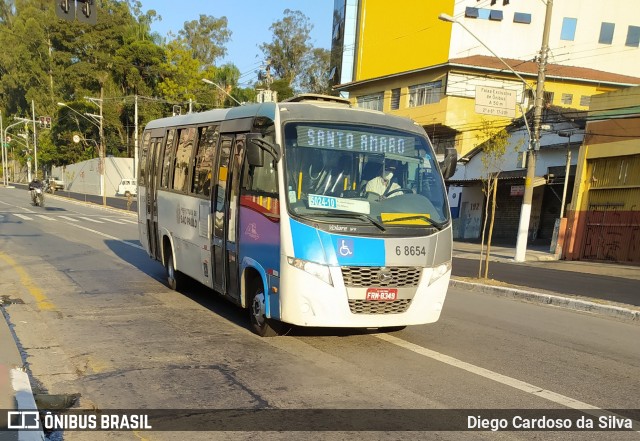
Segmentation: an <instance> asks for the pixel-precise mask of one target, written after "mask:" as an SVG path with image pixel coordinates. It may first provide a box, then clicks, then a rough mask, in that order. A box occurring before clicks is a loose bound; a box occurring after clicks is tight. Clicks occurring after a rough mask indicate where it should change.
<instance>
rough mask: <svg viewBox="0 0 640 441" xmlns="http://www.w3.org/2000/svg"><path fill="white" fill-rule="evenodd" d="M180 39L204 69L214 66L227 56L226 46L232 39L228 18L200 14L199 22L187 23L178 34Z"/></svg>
mask: <svg viewBox="0 0 640 441" xmlns="http://www.w3.org/2000/svg"><path fill="white" fill-rule="evenodd" d="M178 35H179V37H180V39H181V40H182V41H183V42H184V43H185V45H186V46H187V47H188V48H189V49H190V50H191V54H192V56H193V57H194V58H195V59H197V60H199V61H200V63H201V66H202V67H203V68H207V67H210V66H214V65H215V62H216V60H217V59H218V58H221V57H224V56H225V55H226V54H227V49H226V48H225V46H224V45H225V44H226V43H227V42H228V41H229V39H230V38H231V31H230V30H229V29H228V28H227V17H221V18H216V17H212V16H210V15H204V14H200V18H199V19H198V20H192V21H187V22H185V23H184V27H183V29H181V30H180V31H179V32H178Z"/></svg>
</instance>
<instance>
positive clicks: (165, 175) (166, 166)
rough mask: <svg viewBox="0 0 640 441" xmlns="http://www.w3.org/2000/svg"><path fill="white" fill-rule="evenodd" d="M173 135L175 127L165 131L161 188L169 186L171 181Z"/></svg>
mask: <svg viewBox="0 0 640 441" xmlns="http://www.w3.org/2000/svg"><path fill="white" fill-rule="evenodd" d="M175 135H176V129H171V130H169V131H168V132H167V143H166V145H165V152H164V161H163V163H162V180H161V182H160V187H162V188H169V182H171V181H170V179H171V170H172V169H173V168H172V167H171V165H172V164H173V156H174V150H173V149H174V147H173V146H174V144H175V143H174V138H175Z"/></svg>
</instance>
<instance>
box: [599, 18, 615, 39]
mask: <svg viewBox="0 0 640 441" xmlns="http://www.w3.org/2000/svg"><path fill="white" fill-rule="evenodd" d="M615 27H616V25H615V24H613V23H605V22H602V24H601V25H600V38H598V43H600V44H611V43H612V42H613V30H614V29H615Z"/></svg>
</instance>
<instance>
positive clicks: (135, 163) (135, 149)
mask: <svg viewBox="0 0 640 441" xmlns="http://www.w3.org/2000/svg"><path fill="white" fill-rule="evenodd" d="M133 103H134V105H133V119H134V121H133V127H134V130H135V133H134V135H133V177H134V178H136V177H137V169H136V167H137V166H138V95H137V94H136V95H135V97H134V101H133Z"/></svg>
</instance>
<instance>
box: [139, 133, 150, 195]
mask: <svg viewBox="0 0 640 441" xmlns="http://www.w3.org/2000/svg"><path fill="white" fill-rule="evenodd" d="M150 139H151V132H145V134H144V136H143V137H142V149H141V152H140V159H139V165H138V182H139V183H140V185H147V184H146V181H145V177H146V172H147V154H148V152H149V140H150Z"/></svg>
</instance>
